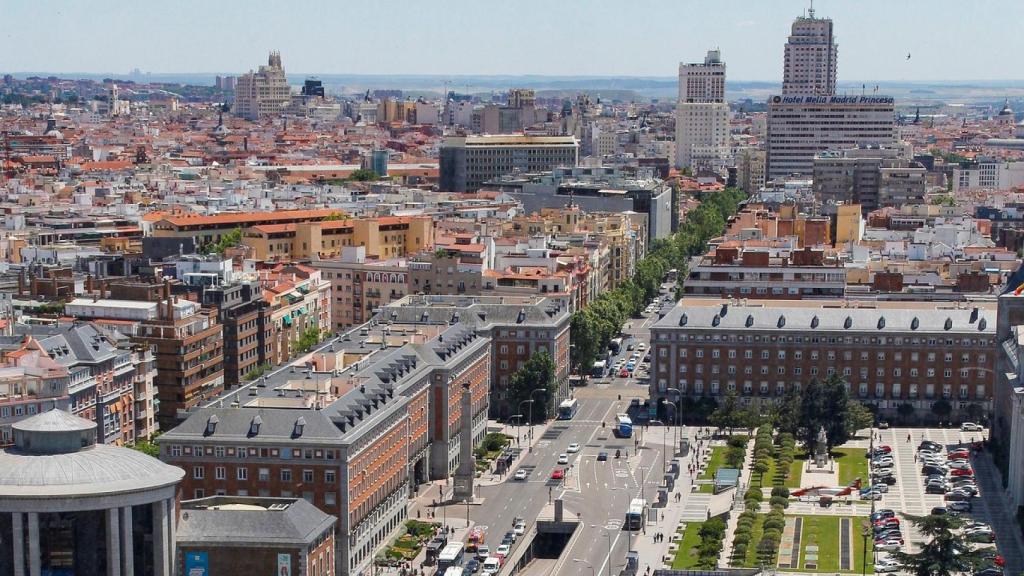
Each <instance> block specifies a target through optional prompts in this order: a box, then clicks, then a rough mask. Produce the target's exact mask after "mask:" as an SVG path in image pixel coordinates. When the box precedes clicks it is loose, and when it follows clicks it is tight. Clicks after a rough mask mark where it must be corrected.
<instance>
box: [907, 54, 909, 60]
mask: <svg viewBox="0 0 1024 576" xmlns="http://www.w3.org/2000/svg"><path fill="white" fill-rule="evenodd" d="M907 60H910V52H907Z"/></svg>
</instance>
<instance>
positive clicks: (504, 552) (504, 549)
mask: <svg viewBox="0 0 1024 576" xmlns="http://www.w3.org/2000/svg"><path fill="white" fill-rule="evenodd" d="M511 549H512V547H511V546H509V545H508V544H502V545H501V546H498V547H497V548H496V549H495V550H494V555H495V556H498V557H499V558H504V557H505V556H508V552H509V550H511Z"/></svg>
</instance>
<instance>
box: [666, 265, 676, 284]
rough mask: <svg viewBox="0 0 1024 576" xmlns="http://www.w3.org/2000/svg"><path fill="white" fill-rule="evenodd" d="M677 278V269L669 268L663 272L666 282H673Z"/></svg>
mask: <svg viewBox="0 0 1024 576" xmlns="http://www.w3.org/2000/svg"><path fill="white" fill-rule="evenodd" d="M678 278H679V270H676V269H675V268H673V269H671V270H669V271H668V272H667V273H666V274H665V282H666V283H668V282H675V281H676V280H677V279H678Z"/></svg>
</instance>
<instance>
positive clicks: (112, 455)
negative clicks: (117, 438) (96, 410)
mask: <svg viewBox="0 0 1024 576" xmlns="http://www.w3.org/2000/svg"><path fill="white" fill-rule="evenodd" d="M12 428H13V429H14V433H15V434H14V435H15V446H14V447H12V448H8V449H6V450H3V451H0V498H19V497H22V498H31V497H46V496H53V497H68V496H81V497H88V496H103V495H111V494H118V493H124V492H137V491H142V490H149V489H156V488H162V487H164V486H169V485H173V484H176V483H178V482H179V481H180V480H181V479H182V477H184V475H185V471H184V470H182V469H180V468H177V467H175V466H169V465H167V464H164V463H163V462H161V461H160V460H157V459H156V458H153V457H152V456H147V455H146V454H143V453H142V452H139V451H137V450H132V449H131V448H120V447H117V446H108V445H105V444H95V428H96V423H95V422H92V421H90V420H85V419H83V418H79V417H77V416H73V415H71V414H69V413H67V412H63V411H60V410H51V411H49V412H45V413H43V414H39V415H36V416H32V417H31V418H27V419H25V420H22V421H21V422H18V423H16V424H14V425H13V426H12Z"/></svg>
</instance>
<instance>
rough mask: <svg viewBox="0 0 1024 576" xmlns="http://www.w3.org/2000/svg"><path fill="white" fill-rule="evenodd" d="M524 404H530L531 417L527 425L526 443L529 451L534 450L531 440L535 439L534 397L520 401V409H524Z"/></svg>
mask: <svg viewBox="0 0 1024 576" xmlns="http://www.w3.org/2000/svg"><path fill="white" fill-rule="evenodd" d="M523 404H529V405H530V419H529V420H527V421H526V425H527V426H528V428H527V429H526V445H527V447H528V451H529V452H533V442H532V441H531V440H532V439H533V398H530V399H529V400H523V401H522V402H520V403H519V409H520V410H522V409H523ZM520 416H521V415H520Z"/></svg>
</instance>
